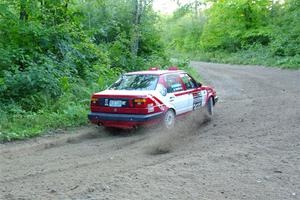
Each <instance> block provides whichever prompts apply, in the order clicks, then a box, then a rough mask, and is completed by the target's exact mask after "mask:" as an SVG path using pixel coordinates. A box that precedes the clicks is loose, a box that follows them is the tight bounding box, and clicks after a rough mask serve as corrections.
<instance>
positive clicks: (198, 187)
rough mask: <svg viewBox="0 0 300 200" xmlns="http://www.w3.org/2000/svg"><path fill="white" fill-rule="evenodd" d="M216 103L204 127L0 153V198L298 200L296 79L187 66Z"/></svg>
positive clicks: (78, 138) (185, 123)
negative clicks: (212, 93)
mask: <svg viewBox="0 0 300 200" xmlns="http://www.w3.org/2000/svg"><path fill="white" fill-rule="evenodd" d="M191 65H192V66H193V67H194V68H196V69H197V70H198V71H199V73H200V74H201V76H202V77H203V78H204V80H205V82H206V83H208V84H210V85H212V86H214V87H215V88H216V90H217V92H218V96H219V98H220V101H219V103H218V104H217V105H216V107H215V116H214V119H213V120H212V121H211V122H208V123H207V122H205V121H203V120H202V116H201V115H200V114H199V119H198V120H196V121H193V120H191V119H189V118H188V119H184V120H180V121H178V122H177V127H176V129H175V130H174V132H173V133H164V132H162V131H161V130H160V129H158V128H151V129H148V130H143V129H141V130H138V131H136V132H133V133H132V132H131V133H127V132H123V133H121V134H115V135H113V134H109V133H107V132H106V131H105V130H104V129H103V128H101V127H94V126H88V127H82V128H79V129H74V130H68V131H59V132H65V133H61V134H52V135H48V136H43V137H39V138H35V139H31V140H28V141H19V142H13V143H6V144H1V145H0V199H8V200H10V199H28V200H33V199H62V200H64V199H78V200H79V199H115V200H120V199H132V200H136V199H149V200H152V199H159V200H165V199H195V200H200V199H211V200H217V199H251V200H253V199H263V200H268V199H270V200H275V199H276V200H277V199H278V200H283V199H300V71H299V70H298V71H290V70H282V69H278V68H266V67H259V66H238V65H224V64H212V63H203V62H192V63H191Z"/></svg>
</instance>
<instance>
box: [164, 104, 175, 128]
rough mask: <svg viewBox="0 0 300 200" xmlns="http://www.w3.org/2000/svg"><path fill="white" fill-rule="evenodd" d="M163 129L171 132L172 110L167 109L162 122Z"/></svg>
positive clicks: (173, 123)
mask: <svg viewBox="0 0 300 200" xmlns="http://www.w3.org/2000/svg"><path fill="white" fill-rule="evenodd" d="M162 125H163V128H164V129H167V130H171V129H173V128H174V126H175V112H174V111H173V110H172V109H169V110H168V111H167V112H166V113H165V115H164V118H163V122H162Z"/></svg>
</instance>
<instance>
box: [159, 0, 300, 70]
mask: <svg viewBox="0 0 300 200" xmlns="http://www.w3.org/2000/svg"><path fill="white" fill-rule="evenodd" d="M194 2H197V0H195V1H194ZM208 2H210V3H211V4H210V7H207V8H206V9H204V10H198V12H200V14H198V15H197V13H195V11H194V10H193V9H191V8H190V9H187V8H189V7H187V6H184V7H182V8H180V9H178V11H177V12H175V13H174V15H173V16H172V17H171V18H169V19H167V20H165V23H164V24H165V26H164V27H165V29H164V30H165V33H168V34H169V35H170V37H164V40H165V43H166V44H168V47H169V49H171V51H179V52H182V53H189V54H190V55H191V56H192V57H193V58H198V59H201V60H206V61H213V62H226V63H240V64H263V65H267V66H280V67H286V68H299V67H300V61H299V55H300V50H299V49H300V2H299V1H298V0H286V1H284V2H283V1H273V3H272V1H270V0H254V1H253V0H236V1H232V0H218V1H208ZM194 22H195V23H194ZM195 29H196V30H197V31H195Z"/></svg>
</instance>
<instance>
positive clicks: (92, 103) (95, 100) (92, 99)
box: [91, 97, 98, 105]
mask: <svg viewBox="0 0 300 200" xmlns="http://www.w3.org/2000/svg"><path fill="white" fill-rule="evenodd" d="M97 103H98V98H96V97H92V98H91V105H97Z"/></svg>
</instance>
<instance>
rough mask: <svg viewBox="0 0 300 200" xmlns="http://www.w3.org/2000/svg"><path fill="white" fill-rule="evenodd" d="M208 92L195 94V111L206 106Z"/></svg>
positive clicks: (203, 91)
mask: <svg viewBox="0 0 300 200" xmlns="http://www.w3.org/2000/svg"><path fill="white" fill-rule="evenodd" d="M206 96H207V91H206V90H202V91H200V92H197V93H194V94H193V110H196V109H199V108H201V107H202V106H204V105H205V102H206Z"/></svg>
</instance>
